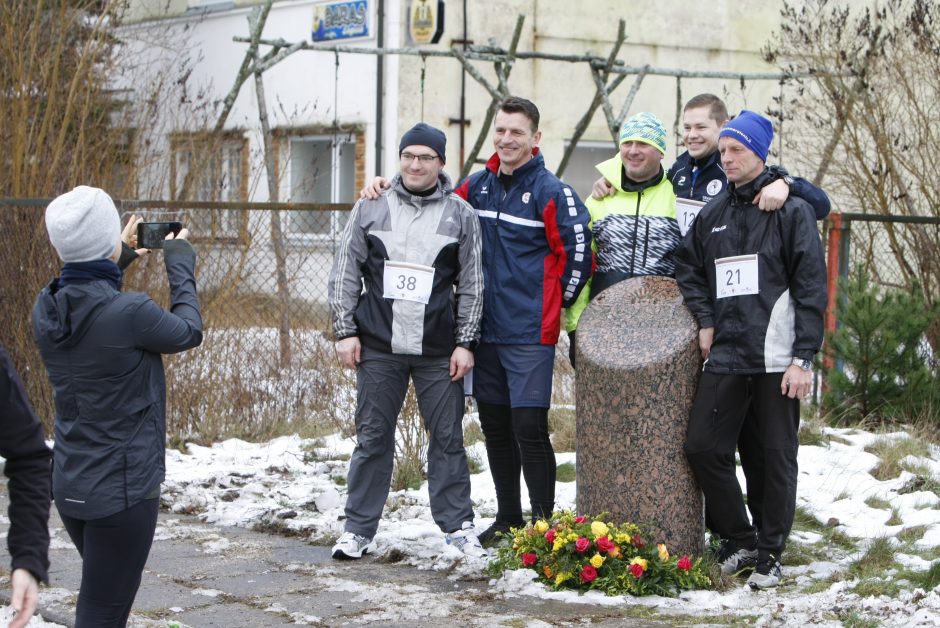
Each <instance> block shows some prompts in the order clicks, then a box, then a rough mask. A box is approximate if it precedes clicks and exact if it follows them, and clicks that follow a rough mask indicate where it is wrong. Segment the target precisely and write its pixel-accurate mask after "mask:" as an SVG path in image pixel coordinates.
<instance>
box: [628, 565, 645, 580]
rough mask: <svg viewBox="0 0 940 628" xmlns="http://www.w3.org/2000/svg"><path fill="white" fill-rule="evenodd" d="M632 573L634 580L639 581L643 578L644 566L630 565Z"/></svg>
mask: <svg viewBox="0 0 940 628" xmlns="http://www.w3.org/2000/svg"><path fill="white" fill-rule="evenodd" d="M630 573H632V574H633V577H634V578H636V579H637V580H639V579H640V578H642V577H643V565H637V564H636V563H633V564H632V565H630Z"/></svg>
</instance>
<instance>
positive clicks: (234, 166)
mask: <svg viewBox="0 0 940 628" xmlns="http://www.w3.org/2000/svg"><path fill="white" fill-rule="evenodd" d="M170 144H171V149H172V153H173V160H172V163H171V174H172V185H173V189H172V195H173V198H174V199H176V200H188V201H214V202H225V201H231V202H242V201H245V200H247V196H248V185H247V177H246V170H247V169H248V140H247V139H246V138H244V137H242V136H241V135H240V134H237V133H232V134H226V135H223V136H215V137H212V136H209V135H206V134H181V135H176V136H174V137H173V138H172V140H171V143H170ZM187 214H188V219H189V220H188V222H189V225H190V227H191V231H192V232H193V235H194V236H195V237H210V238H215V239H231V238H239V239H243V238H244V237H245V236H246V233H245V231H246V226H247V221H248V212H247V211H246V210H241V209H200V208H194V209H191V210H189V211H188V212H187Z"/></svg>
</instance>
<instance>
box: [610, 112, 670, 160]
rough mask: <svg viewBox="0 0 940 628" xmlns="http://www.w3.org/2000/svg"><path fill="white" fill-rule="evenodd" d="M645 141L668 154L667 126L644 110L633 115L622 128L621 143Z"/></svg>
mask: <svg viewBox="0 0 940 628" xmlns="http://www.w3.org/2000/svg"><path fill="white" fill-rule="evenodd" d="M624 142H643V143H644V144H649V145H650V146H652V147H653V148H656V149H658V150H659V152H661V153H662V154H663V155H665V154H666V127H665V126H664V125H663V123H662V121H661V120H660V119H659V118H657V117H656V116H654V115H653V114H651V113H647V112H645V111H644V112H642V113H638V114H636V115H635V116H633V117H631V118H630V119H629V120H627V121H626V122H624V123H623V127H621V128H620V144H623V143H624Z"/></svg>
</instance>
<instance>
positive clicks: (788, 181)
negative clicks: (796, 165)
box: [780, 174, 793, 187]
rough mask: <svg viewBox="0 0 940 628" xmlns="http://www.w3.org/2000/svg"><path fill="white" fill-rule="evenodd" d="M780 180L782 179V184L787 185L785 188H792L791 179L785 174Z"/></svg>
mask: <svg viewBox="0 0 940 628" xmlns="http://www.w3.org/2000/svg"><path fill="white" fill-rule="evenodd" d="M780 178H781V179H783V182H784V183H786V184H787V187H792V186H793V177H791V176H790V175H788V174H785V175H783V176H782V177H780Z"/></svg>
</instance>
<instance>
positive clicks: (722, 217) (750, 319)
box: [676, 111, 826, 589]
mask: <svg viewBox="0 0 940 628" xmlns="http://www.w3.org/2000/svg"><path fill="white" fill-rule="evenodd" d="M772 138H773V127H772V126H771V123H770V121H769V120H767V119H766V118H764V117H763V116H761V115H759V114H756V113H754V112H751V111H743V112H741V114H740V115H739V116H738V117H737V118H735V119H734V120H732V121H730V122H729V123H728V124H727V125H726V126H725V128H724V129H722V131H721V137H720V140H719V145H720V151H721V159H722V165H723V166H724V171H725V173H726V174H727V176H728V182H729V183H730V185H729V187H728V189H727V190H726V191H724V192H722V193H720V194H719V195H718V196H716V197H715V198H714V199H712V200H711V201H710V202H709V203H708V204H707V205H705V207H704V208H703V209H702V211H701V213H700V214H699V216H698V218H697V219H696V220H695V222H693V223H692V226H691V228H690V230H689V231H688V233H686V236H685V238H684V239H683V241H682V244H681V245H680V246H679V249H678V250H677V252H676V279H677V280H678V282H679V287H680V289H681V290H682V295H683V297H684V299H685V303H686V305H688V307H689V309H690V310H691V311H692V314H693V315H694V316H695V318H696V320H697V321H698V323H699V326H700V328H701V329H700V331H699V344H700V346H701V350H702V357H703V358H704V359H705V366H704V371H703V373H702V376H701V378H700V380H699V385H698V390H697V392H696V396H695V401H694V403H693V406H692V411H691V413H690V417H689V426H688V433H687V439H686V445H685V451H686V455H687V456H688V459H689V464H690V466H691V467H692V471H693V473H694V474H695V478H696V480H697V481H698V483H699V486H700V487H701V488H702V491H703V493H704V494H705V505H706V508H707V509H708V511H709V521H708V523H709V526H710V528H711V530H712V532H713V534H715V535H716V536H717V537H718V538H720V539H721V540H722V541H723V542H724V544H723V546H722V549H721V551H720V552H719V556H718V560H719V563H720V564H721V568H722V572H723V573H726V574H731V573H736V572H738V571H740V570H742V569H744V568H751V567H755V565H756V568H755V571H754V573H753V574H751V576H750V578H749V579H748V584H749V585H750V586H751V587H752V588H754V589H762V588H767V587H773V586H776V585H777V584H778V583H779V581H780V575H781V570H780V555H781V552H782V551H783V548H784V545H785V543H786V539H787V536H788V535H789V533H790V527H791V526H792V524H793V515H794V511H795V507H796V481H797V461H796V456H797V448H798V446H799V442H798V440H797V429H798V428H799V423H800V400H801V399H802V398H804V397H805V396H806V395H807V394H809V392H810V390H811V386H812V379H813V375H812V358H813V356H814V355H815V353H816V352H817V351H818V350H819V348H820V346H821V344H822V339H823V310H824V308H825V305H826V269H825V264H824V262H823V251H822V245H821V243H820V241H819V234H818V233H817V231H816V224H815V216H814V215H813V211H812V209H811V207H810V206H809V204H807V203H806V202H804V201H803V200H801V199H799V198H796V197H790V198H788V199H787V201H786V202H785V203H784V205H783V207H781V208H780V209H779V210H777V211H775V212H763V211H761V210H760V209H758V207H757V206H755V205H754V204H753V203H752V202H751V201H752V199H753V198H754V194H755V193H756V192H757V191H758V190H760V189H761V187H762V186H764V185H766V183H767V181H768V180H769V179H770V178H771V176H772V175H770V174H769V173H768V172H767V168H766V166H765V163H764V161H765V160H766V158H767V151H768V148H769V146H770V142H771V140H772ZM749 404H750V405H751V407H752V408H753V421H754V427H755V430H756V431H755V434H757V439H756V441H755V442H753V443H752V444H750V446H752V447H756V448H758V449H759V452H758V455H759V457H760V458H761V459H762V460H763V464H762V465H761V466H760V468H751V469H745V473H746V474H747V475H748V476H749V477H748V478H747V480H748V486H751V485H752V484H753V485H760V486H761V487H762V488H763V500H762V504H761V509H760V512H759V514H760V517H755V523H757V524H758V525H757V526H755V525H754V524H752V523H751V522H750V521H748V517H747V512H746V511H745V506H744V499H743V496H742V493H741V487H740V484H739V483H738V480H737V477H736V475H735V462H734V451H735V445H736V444H737V443H738V436H739V434H740V431H741V426H742V424H743V422H744V420H745V413H746V411H747V408H748V405H749ZM742 447H743V445H742ZM744 453H745V452H742V457H743V455H744ZM746 453H749V454H751V455H753V452H746ZM755 475H756V476H758V477H754V476H755Z"/></svg>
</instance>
